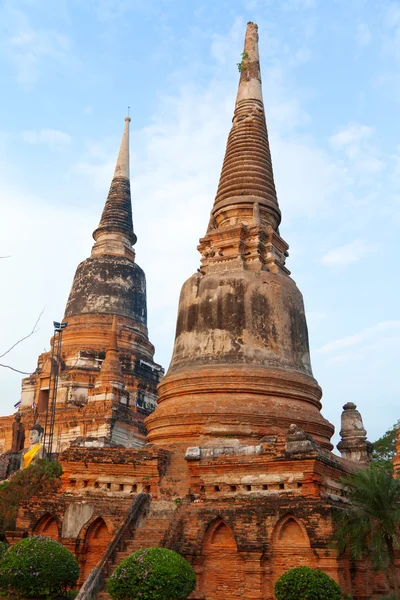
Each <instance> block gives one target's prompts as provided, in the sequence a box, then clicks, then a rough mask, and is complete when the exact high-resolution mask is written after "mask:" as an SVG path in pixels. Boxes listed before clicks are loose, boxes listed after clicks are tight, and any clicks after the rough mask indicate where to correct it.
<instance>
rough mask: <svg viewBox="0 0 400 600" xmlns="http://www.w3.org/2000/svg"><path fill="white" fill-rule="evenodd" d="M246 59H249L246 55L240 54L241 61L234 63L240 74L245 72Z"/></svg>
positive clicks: (244, 53) (245, 53)
mask: <svg viewBox="0 0 400 600" xmlns="http://www.w3.org/2000/svg"><path fill="white" fill-rule="evenodd" d="M248 58H249V55H248V53H247V52H242V60H241V61H240V62H238V63H236V64H237V68H238V71H239V73H241V72H242V71H247V69H248V67H247V65H246V64H245V62H244V61H245V60H247V59H248Z"/></svg>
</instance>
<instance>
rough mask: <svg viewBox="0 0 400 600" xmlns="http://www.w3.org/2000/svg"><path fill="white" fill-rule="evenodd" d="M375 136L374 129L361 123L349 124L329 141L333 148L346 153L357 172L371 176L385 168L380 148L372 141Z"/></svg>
mask: <svg viewBox="0 0 400 600" xmlns="http://www.w3.org/2000/svg"><path fill="white" fill-rule="evenodd" d="M373 134H374V129H373V127H369V126H368V125H362V124H361V123H349V124H348V125H347V126H346V127H344V128H343V129H341V130H340V131H338V132H337V133H335V134H334V135H332V136H331V137H330V139H329V141H330V143H331V145H332V147H333V148H336V149H338V150H341V151H343V152H344V154H345V156H346V157H347V158H348V159H349V161H351V164H352V168H353V169H354V170H355V171H357V172H358V173H359V174H362V175H369V176H371V175H374V174H376V173H379V172H380V171H382V169H383V168H384V167H385V163H384V162H383V161H382V160H381V157H380V155H379V151H378V148H377V147H376V146H375V145H374V144H373V143H372V142H371V141H370V140H371V138H372V136H373Z"/></svg>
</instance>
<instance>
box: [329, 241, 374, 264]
mask: <svg viewBox="0 0 400 600" xmlns="http://www.w3.org/2000/svg"><path fill="white" fill-rule="evenodd" d="M376 249H377V248H376V246H373V245H371V244H366V243H365V242H363V241H362V240H353V241H352V242H350V243H349V244H344V245H343V246H338V247H337V248H333V249H332V250H330V251H329V252H327V253H326V254H325V255H324V256H323V257H322V258H321V263H322V264H323V265H327V266H329V267H332V266H334V267H337V266H345V265H349V264H351V263H356V262H358V261H359V260H361V259H362V258H364V257H365V256H367V255H368V254H370V253H371V252H375V251H376Z"/></svg>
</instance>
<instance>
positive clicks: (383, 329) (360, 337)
mask: <svg viewBox="0 0 400 600" xmlns="http://www.w3.org/2000/svg"><path fill="white" fill-rule="evenodd" d="M399 337H400V321H382V322H381V323H378V324H377V325H374V326H373V327H368V328H366V329H363V331H360V332H358V333H354V334H352V335H348V336H346V337H344V338H340V339H337V340H333V341H331V342H328V343H327V344H324V345H323V346H321V348H318V350H317V351H316V352H317V353H318V354H330V355H334V354H335V353H340V354H339V355H338V356H337V358H338V357H339V358H340V359H342V358H343V357H349V356H350V355H349V354H343V351H345V350H347V349H348V348H357V349H358V354H359V353H360V350H361V349H362V350H363V354H364V353H365V352H370V351H372V350H374V349H375V348H376V344H378V345H379V346H381V345H382V344H384V342H385V341H386V342H387V341H388V340H389V339H393V338H396V339H398V338H399Z"/></svg>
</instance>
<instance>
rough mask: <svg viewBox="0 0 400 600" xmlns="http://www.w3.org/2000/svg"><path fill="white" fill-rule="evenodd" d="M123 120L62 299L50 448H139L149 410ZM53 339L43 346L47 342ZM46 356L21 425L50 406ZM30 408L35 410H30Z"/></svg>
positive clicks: (148, 367) (0, 432)
mask: <svg viewBox="0 0 400 600" xmlns="http://www.w3.org/2000/svg"><path fill="white" fill-rule="evenodd" d="M129 123H130V117H127V118H126V119H125V127H124V132H123V136H122V142H121V147H120V152H119V156H118V160H117V165H116V168H115V172H114V176H113V179H112V182H111V187H110V191H109V193H108V197H107V200H106V203H105V206H104V210H103V213H102V215H101V219H100V223H99V226H98V227H97V229H96V230H95V231H94V233H93V237H94V239H95V244H94V246H93V248H92V253H91V256H90V258H87V259H86V260H84V261H83V262H82V263H81V264H80V265H79V266H78V268H77V270H76V274H75V278H74V281H73V284H72V288H71V292H70V295H69V298H68V302H67V306H66V310H65V315H64V321H66V322H67V323H68V326H67V327H66V329H65V330H64V331H63V338H62V348H61V358H60V364H59V379H58V390H57V396H56V402H57V410H56V422H55V431H54V445H53V449H54V450H55V451H56V452H59V451H61V450H63V449H65V448H67V447H68V446H69V444H70V443H71V442H72V441H74V440H76V438H86V439H87V438H91V439H92V442H93V440H97V441H98V442H99V443H100V441H101V442H102V443H105V444H110V443H117V444H122V445H123V446H127V447H139V446H141V445H142V444H143V443H144V440H145V433H146V430H145V427H144V423H143V421H144V417H145V416H147V415H148V414H149V413H150V412H151V411H152V410H154V408H155V406H156V397H157V384H158V382H159V379H160V377H161V375H162V373H163V371H162V369H161V367H160V366H159V365H157V364H156V363H155V362H154V361H153V355H154V347H153V345H152V344H151V343H150V341H149V339H148V332H147V308H146V279H145V274H144V272H143V270H142V269H141V268H140V267H139V265H138V264H137V263H136V262H135V251H134V249H133V247H132V246H133V244H135V242H136V235H135V233H134V231H133V221H132V205H131V191H130V178H129ZM53 343H54V340H52V341H51V344H52V345H53ZM51 360H52V353H51V351H50V352H46V353H44V354H41V355H40V356H39V360H38V365H37V369H36V371H35V372H34V373H33V374H32V375H31V376H30V377H27V378H26V379H24V381H23V382H22V396H21V399H22V415H23V418H22V422H23V423H25V427H29V425H30V424H31V423H32V420H33V419H36V418H39V420H40V421H41V423H42V424H43V425H44V421H45V413H46V409H47V407H48V405H49V402H50V404H51V403H52V400H53V398H52V385H51V381H50V370H51ZM32 406H33V407H34V408H35V411H34V414H33V413H32ZM10 425H11V423H10V424H9V423H8V421H7V420H4V419H0V448H1V446H3V449H4V450H8V449H10V447H11V431H10V429H9V428H10Z"/></svg>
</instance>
